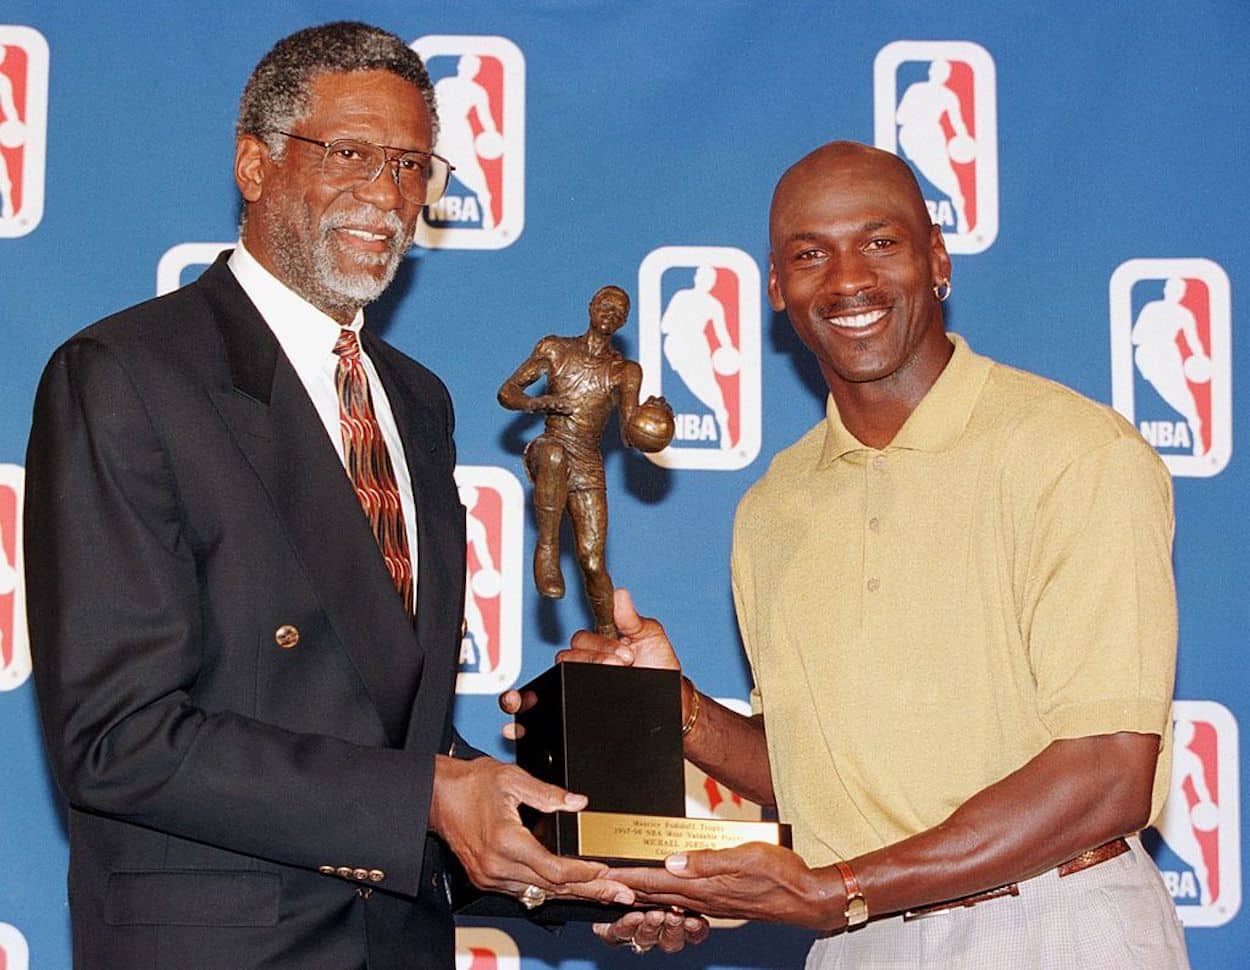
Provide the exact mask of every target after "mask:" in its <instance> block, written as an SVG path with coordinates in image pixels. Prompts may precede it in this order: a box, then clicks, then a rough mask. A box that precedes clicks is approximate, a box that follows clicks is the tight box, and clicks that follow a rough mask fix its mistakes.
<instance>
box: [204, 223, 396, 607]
mask: <svg viewBox="0 0 1250 970" xmlns="http://www.w3.org/2000/svg"><path fill="white" fill-rule="evenodd" d="M226 265H227V266H228V267H230V272H232V273H233V274H234V278H235V279H236V280H238V281H239V285H240V286H241V287H243V292H244V293H246V294H247V296H248V299H250V300H251V301H252V303H253V304H254V305H255V306H256V309H257V310H259V311H260V315H261V316H262V317H263V318H264V320H265V323H267V324H268V325H269V329H270V330H272V331H273V335H274V336H275V337H276V338H277V339H278V345H279V346H280V347H281V348H282V352H283V353H284V354H286V357H287V360H289V361H290V362H291V366H292V367H294V368H295V373H296V375H297V376H298V377H299V379H300V383H302V384H303V385H304V389H305V390H306V391H307V392H308V396H309V397H310V398H311V399H312V403H313V407H314V408H316V409H317V415H318V417H320V418H321V423H322V424H323V425H325V429H326V434H327V435H329V436H330V442H331V444H333V445H334V450H335V452H336V453H337V454H338V456H339V461H340V462H341V463H342V464H343V471H344V473H346V471H347V458H346V456H345V454H344V451H343V434H342V431H341V430H340V428H339V395H338V389H337V387H336V386H335V383H334V372H335V369H336V368H337V367H338V363H339V358H338V355H337V354H335V353H334V345H335V343H336V342H337V341H338V339H339V331H341V330H342V329H343V327H341V326H340V325H339V324H338V323H337V322H336V321H335V320H333V319H332V318H331V317H328V316H326V314H324V313H322V312H321V311H320V310H318V309H317V308H316V307H315V306H313V305H312V304H311V303H309V302H308V301H307V300H305V299H304V298H303V297H301V296H299V295H298V294H296V293H295V291H293V290H291V289H290V288H289V287H287V286H286V285H285V284H284V283H283V282H282V281H281V280H279V279H278V278H277V277H276V276H274V275H273V274H272V273H270V272H269V271H268V270H267V269H265V267H263V266H262V265H261V264H260V263H259V262H257V261H256V257H254V256H253V255H252V254H251V253H249V252H248V251H247V249H245V248H244V246H243V243H242V241H239V242H238V243H237V244H236V245H235V247H234V252H233V253H231V255H230V260H229V262H227V263H226ZM364 322H365V316H364V313H363V311H357V313H356V318H355V319H354V320H352V322H351V323H350V324H349V325H348V329H350V330H354V331H355V332H356V335H357V339H359V335H360V328H361V327H363V326H364ZM360 360H361V362H362V363H363V364H364V368H365V374H366V375H367V376H368V378H369V394H370V396H371V397H372V398H373V412H374V414H375V415H376V416H377V419H378V426H379V427H380V428H381V429H382V439H383V440H384V441H385V442H386V450H387V452H389V454H390V456H391V465H392V467H394V469H395V481H396V483H397V484H398V485H399V501H400V505H401V506H402V508H403V512H404V530H405V531H406V532H407V533H408V555H409V558H410V559H411V560H412V588H413V602H414V603H415V602H416V588H417V504H416V500H415V499H413V497H412V476H411V475H409V473H408V463H407V462H406V461H405V460H404V445H403V442H402V441H400V439H399V429H398V427H396V425H395V415H394V413H392V411H391V402H390V400H389V399H388V398H387V396H386V389H385V388H384V387H383V386H382V381H381V379H380V378H379V377H378V372H377V370H376V369H375V368H374V366H373V361H371V360H370V359H369V355H368V354H366V353H365V348H364V345H363V344H361V347H360Z"/></svg>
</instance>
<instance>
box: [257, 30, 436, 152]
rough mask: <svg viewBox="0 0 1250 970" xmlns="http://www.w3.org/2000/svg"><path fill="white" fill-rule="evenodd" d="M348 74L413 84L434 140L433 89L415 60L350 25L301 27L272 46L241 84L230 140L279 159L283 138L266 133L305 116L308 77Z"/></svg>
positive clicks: (394, 42)
mask: <svg viewBox="0 0 1250 970" xmlns="http://www.w3.org/2000/svg"><path fill="white" fill-rule="evenodd" d="M349 71H390V72H391V73H392V74H394V75H396V76H397V77H400V78H403V79H404V80H405V81H408V82H409V83H410V84H412V85H414V86H415V87H416V88H417V89H418V90H419V91H420V92H421V96H422V97H423V98H424V99H425V106H426V107H427V108H428V109H429V112H430V122H431V124H432V126H433V127H432V129H431V134H432V136H433V137H434V138H435V139H437V137H438V108H437V107H436V106H435V104H434V85H433V84H431V83H430V75H429V74H428V73H427V72H426V70H425V65H424V64H422V63H421V58H420V56H419V55H418V54H417V52H416V51H414V50H413V49H412V48H411V47H409V46H408V45H407V44H405V43H404V42H403V40H401V39H400V38H399V37H397V36H395V35H394V34H392V33H390V32H388V31H385V30H382V29H381V28H378V27H371V26H369V25H368V24H362V23H358V22H355V21H338V22H336V23H330V24H322V25H321V26H319V27H307V28H305V29H304V30H300V31H297V32H296V33H294V34H291V35H290V36H289V37H284V38H283V39H282V40H280V41H278V43H276V44H274V46H273V49H272V50H270V51H269V53H268V54H266V55H265V56H264V57H262V58H261V60H260V63H259V64H257V65H256V68H255V69H254V70H253V71H252V76H251V77H249V78H248V79H247V86H246V87H244V89H243V97H242V99H241V100H240V101H239V120H238V122H237V124H236V125H235V137H236V138H237V137H238V136H239V135H254V136H255V137H257V138H260V139H261V140H262V141H264V142H265V144H266V145H268V146H269V151H270V154H271V155H272V156H273V157H274V158H281V157H282V153H283V151H284V150H285V148H286V145H285V139H280V138H272V136H271V135H270V134H269V133H270V132H272V131H275V130H281V131H290V130H291V128H292V127H293V126H294V125H295V124H296V123H297V122H299V121H300V120H301V119H303V118H305V117H306V116H307V115H308V110H309V102H310V100H311V95H312V82H313V79H314V78H316V77H318V76H319V75H322V74H340V73H347V72H349ZM430 147H433V146H432V145H431V146H430Z"/></svg>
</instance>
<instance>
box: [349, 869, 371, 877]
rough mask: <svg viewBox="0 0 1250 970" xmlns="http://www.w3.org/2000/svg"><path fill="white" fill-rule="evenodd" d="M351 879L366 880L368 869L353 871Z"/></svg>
mask: <svg viewBox="0 0 1250 970" xmlns="http://www.w3.org/2000/svg"><path fill="white" fill-rule="evenodd" d="M352 878H353V879H368V878H369V870H368V869H353V870H352Z"/></svg>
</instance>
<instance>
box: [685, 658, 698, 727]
mask: <svg viewBox="0 0 1250 970" xmlns="http://www.w3.org/2000/svg"><path fill="white" fill-rule="evenodd" d="M681 679H682V680H684V681H685V682H686V683H687V684H689V685H690V693H691V695H692V699H691V701H690V716H689V717H688V718H686V723H685V724H683V725H682V726H681V736H682V737H683V738H684V737H685V736H686V735H687V734H689V733H690V732H691V731H692V730H693V729H694V722H695V721H697V720H698V719H699V688H697V687H695V685H694V681H692V680H691V679H690V678H689V677H687V676H686V675H685V674H682V677H681Z"/></svg>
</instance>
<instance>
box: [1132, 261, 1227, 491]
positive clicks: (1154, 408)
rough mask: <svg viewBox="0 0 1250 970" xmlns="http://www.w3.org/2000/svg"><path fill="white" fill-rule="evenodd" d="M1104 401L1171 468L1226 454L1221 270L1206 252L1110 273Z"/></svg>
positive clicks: (1201, 471)
mask: <svg viewBox="0 0 1250 970" xmlns="http://www.w3.org/2000/svg"><path fill="white" fill-rule="evenodd" d="M1110 299H1111V400H1112V405H1113V406H1114V407H1115V409H1116V410H1117V411H1119V412H1120V413H1121V414H1123V415H1124V416H1125V417H1126V418H1128V419H1129V421H1131V422H1133V424H1135V425H1136V426H1137V429H1138V430H1139V431H1140V432H1141V434H1142V437H1143V438H1145V439H1146V440H1147V441H1148V442H1150V444H1151V445H1153V446H1154V448H1155V450H1156V451H1158V452H1159V454H1160V455H1161V456H1162V458H1163V460H1164V462H1165V463H1166V464H1167V466H1168V470H1169V471H1171V473H1172V474H1173V475H1178V476H1187V477H1193V478H1208V477H1210V476H1212V475H1218V474H1219V473H1220V472H1221V471H1223V469H1224V466H1225V465H1227V464H1228V460H1229V458H1230V457H1231V456H1232V453H1233V421H1232V399H1233V390H1232V363H1231V361H1232V353H1231V329H1232V325H1231V317H1232V312H1231V304H1230V299H1229V285H1228V276H1227V274H1226V273H1225V272H1224V270H1223V269H1222V268H1221V267H1220V265H1219V264H1218V263H1213V262H1212V261H1211V260H1209V259H1130V260H1128V261H1127V262H1125V263H1121V264H1120V265H1119V266H1118V267H1116V270H1115V272H1114V273H1112V274H1111V297H1110Z"/></svg>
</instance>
